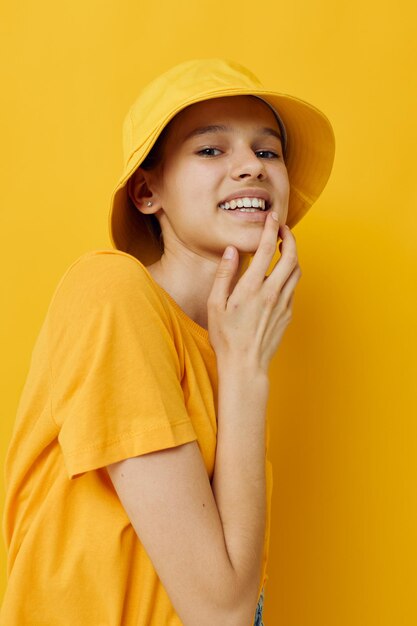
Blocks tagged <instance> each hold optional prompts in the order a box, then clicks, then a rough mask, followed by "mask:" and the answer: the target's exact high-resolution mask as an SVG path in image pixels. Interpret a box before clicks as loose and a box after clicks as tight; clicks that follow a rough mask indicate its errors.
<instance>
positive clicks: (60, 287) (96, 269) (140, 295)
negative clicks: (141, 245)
mask: <svg viewBox="0 0 417 626" xmlns="http://www.w3.org/2000/svg"><path fill="white" fill-rule="evenodd" d="M144 301H147V302H152V303H153V304H154V305H155V306H160V305H161V297H160V292H159V290H158V289H157V286H156V285H155V282H154V280H153V278H152V276H151V275H150V273H149V271H148V270H147V269H146V267H145V266H144V265H143V264H142V263H141V262H140V261H139V260H138V259H137V258H136V257H134V256H132V255H130V254H128V253H126V252H122V251H121V250H112V249H100V250H90V251H88V252H85V253H84V254H82V255H81V256H79V257H78V258H77V259H75V260H74V261H73V262H72V263H71V264H70V265H69V266H68V268H67V269H66V271H65V272H64V274H63V275H62V277H61V279H60V281H59V282H58V284H57V286H56V289H55V293H54V295H53V298H52V302H51V306H53V307H56V306H60V307H62V306H64V307H65V306H71V305H74V303H77V304H79V305H80V306H82V307H85V306H87V305H90V306H91V304H94V305H96V306H103V305H105V304H111V303H114V304H115V305H117V306H119V307H120V306H129V307H132V306H139V305H140V304H141V303H142V304H143V302H144Z"/></svg>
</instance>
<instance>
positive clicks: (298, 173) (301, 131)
mask: <svg viewBox="0 0 417 626" xmlns="http://www.w3.org/2000/svg"><path fill="white" fill-rule="evenodd" d="M234 95H235V96H238V95H253V96H258V97H259V98H262V99H263V100H265V101H266V102H267V103H269V104H270V105H271V106H272V107H273V108H274V109H276V111H277V112H278V113H279V115H280V117H281V119H282V121H283V123H284V125H285V128H286V132H287V146H286V156H285V164H286V167H287V171H288V178H289V182H290V196H289V204H288V216H287V222H286V223H287V224H288V226H289V227H290V228H293V227H294V226H295V225H296V224H297V223H298V222H299V221H300V220H301V219H302V217H304V215H305V214H306V213H307V211H308V210H309V209H310V207H311V206H312V204H313V203H314V202H315V201H316V200H317V198H318V197H319V195H320V194H321V192H322V191H323V189H324V187H325V186H326V183H327V181H328V179H329V176H330V173H331V170H332V167H333V161H334V155H335V137H334V133H333V129H332V126H331V124H330V122H329V120H328V119H327V117H326V116H325V115H324V114H323V113H322V112H321V111H319V110H318V109H317V108H315V107H314V106H312V105H311V104H309V103H307V102H305V101H303V100H301V99H299V98H294V97H293V96H289V95H286V94H281V93H277V92H275V91H267V90H264V89H259V90H258V89H245V88H228V89H224V90H216V91H211V92H210V93H201V94H199V95H198V96H194V97H193V98H192V100H190V101H188V102H187V101H186V102H183V103H182V105H181V107H177V108H176V109H174V110H172V111H171V112H170V113H169V114H168V115H166V116H165V117H164V118H163V119H162V120H161V122H160V124H159V125H158V127H156V128H155V130H154V132H153V133H152V134H151V135H150V136H149V137H147V139H146V140H145V142H144V143H143V144H142V145H140V146H137V148H136V150H135V151H134V152H133V153H132V154H131V155H130V158H129V161H128V163H127V165H126V168H125V171H124V173H123V176H122V177H121V179H120V180H119V182H118V184H117V186H116V188H115V190H114V192H113V194H112V199H111V206H110V212H109V232H110V239H111V242H112V245H113V246H114V247H115V248H116V249H119V250H122V251H124V252H127V253H129V254H132V255H133V256H135V257H137V258H138V259H139V260H140V261H141V262H142V263H144V264H145V265H150V264H151V263H154V262H155V261H157V260H158V259H159V258H160V256H161V252H160V249H159V247H158V246H157V245H156V242H155V241H153V239H152V238H151V237H150V235H149V230H148V228H147V226H146V223H145V219H144V217H143V215H142V214H141V213H140V211H138V209H136V208H134V207H133V205H132V203H131V201H130V199H129V196H128V193H127V181H128V180H129V178H130V177H131V176H132V174H133V173H134V172H135V170H136V169H137V168H138V167H139V166H140V164H141V163H142V162H143V161H144V159H145V158H146V156H147V155H148V154H149V152H150V151H151V149H152V147H153V145H154V144H155V142H156V140H157V138H158V136H159V135H160V133H161V132H162V130H163V129H164V127H165V126H166V125H167V124H168V123H169V122H170V121H171V119H172V118H173V117H175V115H177V113H179V112H180V111H182V110H183V109H185V108H186V107H188V106H190V105H192V104H195V103H197V102H201V101H203V100H210V99H213V98H221V97H226V96H234Z"/></svg>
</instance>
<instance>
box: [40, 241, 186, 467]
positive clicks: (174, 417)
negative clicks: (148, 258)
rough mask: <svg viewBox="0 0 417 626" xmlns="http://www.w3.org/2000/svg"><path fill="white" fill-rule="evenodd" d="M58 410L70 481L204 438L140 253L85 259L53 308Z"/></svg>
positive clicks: (72, 272)
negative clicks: (190, 411) (188, 401)
mask: <svg viewBox="0 0 417 626" xmlns="http://www.w3.org/2000/svg"><path fill="white" fill-rule="evenodd" d="M48 316H49V355H50V370H51V398H52V401H51V411H52V417H53V419H54V420H55V422H56V424H57V426H58V428H59V435H58V440H59V443H60V446H61V449H62V453H63V456H64V460H65V465H66V468H67V471H68V475H69V476H70V477H71V478H72V477H74V476H76V475H77V474H81V473H84V472H86V471H89V470H93V469H97V468H100V467H104V466H106V465H109V464H111V463H115V462H117V461H120V460H123V459H125V458H129V457H133V456H137V455H140V454H146V453H149V452H153V451H155V450H162V449H165V448H170V447H173V446H178V445H181V444H183V443H187V442H189V441H194V440H196V439H197V435H196V433H195V430H194V428H193V425H192V422H191V419H190V417H189V415H188V413H187V409H186V406H185V402H184V395H183V391H182V387H181V366H180V359H179V354H178V350H177V348H176V345H177V343H176V342H177V341H178V338H176V337H175V335H174V330H173V328H172V324H171V323H170V316H169V313H168V312H167V309H166V305H164V304H163V302H162V300H161V296H160V294H159V293H158V292H157V289H156V288H155V285H154V284H153V282H152V279H151V277H150V276H149V275H148V273H147V271H146V270H145V268H144V267H143V266H142V265H141V264H140V263H139V262H137V261H136V260H135V259H134V258H133V257H130V255H126V254H117V253H112V252H108V253H107V251H105V252H101V253H98V252H96V253H90V254H87V255H84V256H82V257H80V259H78V260H77V261H76V262H75V263H74V264H73V265H72V266H71V267H70V268H69V269H68V270H67V272H66V274H65V275H64V276H63V278H62V279H61V282H60V283H59V285H58V287H57V290H56V292H55V294H54V297H53V299H52V302H51V306H50V309H49V311H48Z"/></svg>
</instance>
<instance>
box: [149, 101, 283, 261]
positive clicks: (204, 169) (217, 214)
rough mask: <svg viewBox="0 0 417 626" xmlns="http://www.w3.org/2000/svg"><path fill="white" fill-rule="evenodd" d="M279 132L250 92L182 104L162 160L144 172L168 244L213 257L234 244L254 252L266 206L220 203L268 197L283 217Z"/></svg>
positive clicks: (167, 246)
mask: <svg viewBox="0 0 417 626" xmlns="http://www.w3.org/2000/svg"><path fill="white" fill-rule="evenodd" d="M208 126H215V127H216V128H212V129H207V128H206V127H208ZM266 129H268V130H266ZM279 136H280V129H279V126H278V122H277V120H276V118H275V115H274V114H273V112H272V111H271V109H270V108H269V107H268V105H266V104H265V103H264V102H262V101H261V100H259V99H257V98H254V97H251V96H230V97H224V98H216V99H213V100H206V101H204V102H199V103H196V104H194V105H192V106H190V107H188V108H186V109H184V110H183V111H181V112H180V113H179V114H178V115H177V116H176V117H175V118H174V119H173V120H172V122H171V125H170V128H169V131H168V134H167V139H166V143H165V147H164V156H163V160H162V163H161V166H160V167H159V168H157V169H156V170H154V171H148V172H146V174H147V177H146V178H147V182H148V184H149V189H150V191H151V192H152V202H153V207H154V208H153V209H152V212H155V214H156V215H157V217H158V219H159V222H160V225H161V229H162V234H163V238H164V247H165V249H166V250H170V251H173V252H175V250H176V249H177V248H178V246H179V247H181V248H182V247H185V248H187V249H188V250H190V251H192V252H194V253H196V254H199V255H202V256H204V257H206V258H213V257H214V258H218V257H219V256H221V255H222V254H223V252H224V249H225V248H226V246H227V245H229V244H232V245H234V246H236V248H237V249H238V250H239V251H240V252H242V253H254V252H255V251H256V249H257V247H258V245H259V241H260V237H261V233H262V229H263V225H264V222H265V219H266V216H267V213H268V211H265V212H264V211H262V210H256V211H255V212H242V211H239V210H238V209H236V210H230V209H229V210H226V209H224V208H220V206H219V205H220V204H221V203H224V202H225V200H227V199H230V197H231V196H232V197H233V198H244V197H248V196H252V197H257V198H266V200H267V203H268V205H269V206H270V208H272V209H273V210H274V211H276V212H277V213H278V217H279V223H280V224H285V222H286V218H287V213H288V198H289V181H288V175H287V169H286V166H285V163H284V160H283V153H282V144H281V140H280V138H279ZM235 201H236V200H235ZM232 206H233V205H232ZM251 208H253V207H251ZM146 212H148V211H146Z"/></svg>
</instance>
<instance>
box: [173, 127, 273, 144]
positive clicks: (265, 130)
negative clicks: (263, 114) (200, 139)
mask: <svg viewBox="0 0 417 626" xmlns="http://www.w3.org/2000/svg"><path fill="white" fill-rule="evenodd" d="M232 131H233V128H232V127H231V126H224V125H223V124H211V125H209V126H199V127H198V128H194V130H192V131H191V132H189V133H188V135H186V137H185V138H184V141H188V140H189V139H191V138H192V137H195V136H196V135H205V134H206V133H225V132H232ZM258 132H259V133H260V134H261V135H272V137H276V138H277V139H279V140H280V141H282V137H281V135H280V133H279V131H277V130H275V129H274V128H269V127H268V126H263V127H262V128H259V129H258Z"/></svg>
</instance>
